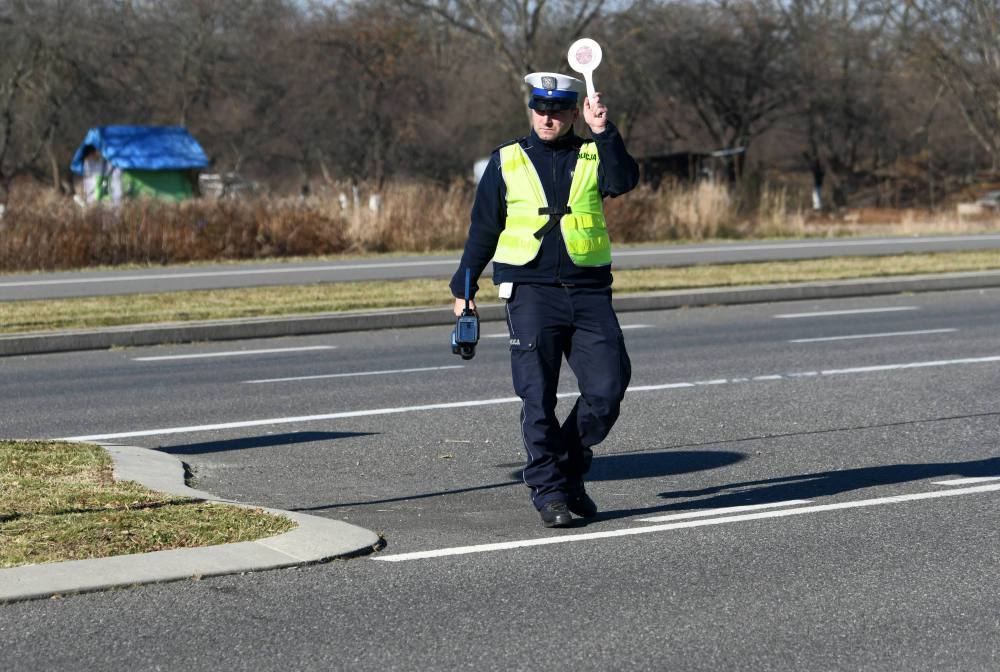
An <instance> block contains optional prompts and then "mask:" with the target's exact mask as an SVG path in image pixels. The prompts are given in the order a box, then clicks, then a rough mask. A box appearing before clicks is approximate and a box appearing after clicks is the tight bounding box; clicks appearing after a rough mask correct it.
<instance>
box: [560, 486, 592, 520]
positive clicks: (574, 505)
mask: <svg viewBox="0 0 1000 672" xmlns="http://www.w3.org/2000/svg"><path fill="white" fill-rule="evenodd" d="M566 507H567V508H568V509H569V510H570V511H572V512H573V513H575V514H576V515H578V516H580V517H581V518H593V517H594V516H596V515H597V504H595V503H594V500H592V499H591V498H590V495H588V494H587V493H586V492H581V493H580V494H579V495H577V496H576V497H574V498H573V499H571V500H569V501H568V502H566Z"/></svg>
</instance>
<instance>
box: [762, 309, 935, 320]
mask: <svg viewBox="0 0 1000 672" xmlns="http://www.w3.org/2000/svg"><path fill="white" fill-rule="evenodd" d="M901 310H920V306H894V307H891V308H856V309H854V310H825V311H822V312H816V313H783V314H781V315H775V316H774V319H776V320H794V319H797V318H800V317H829V316H832V315H861V314H863V313H894V312H897V311H901Z"/></svg>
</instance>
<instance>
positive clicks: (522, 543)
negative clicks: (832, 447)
mask: <svg viewBox="0 0 1000 672" xmlns="http://www.w3.org/2000/svg"><path fill="white" fill-rule="evenodd" d="M998 490H1000V483H997V484H993V485H980V486H976V487H971V488H961V489H958V490H935V491H934V492H921V493H915V494H910V495H894V496H891V497H878V498H874V499H860V500H856V501H853V502H839V503H837V504H817V505H814V506H803V507H800V508H797V509H782V510H780V511H761V512H758V513H746V514H742V515H736V516H723V517H721V518H707V519H704V520H688V521H684V522H678V523H664V524H662V525H649V526H646V527H631V528H626V529H619V530H607V531H604V532H585V533H583V534H565V535H560V536H556V537H543V538H541V539H521V540H518V541H504V542H499V543H493V544H479V545H476V546H457V547H454V548H439V549H436V550H433V551H416V552H413V553H398V554H396V555H380V556H376V557H374V558H372V559H373V560H381V561H383V562H403V561H405V560H424V559H428V558H441V557H446V556H451V555H469V554H472V553H487V552H490V551H507V550H512V549H516V548H528V547H531V546H549V545H552V544H566V543H571V542H576V541H591V540H594V539H612V538H616V537H632V536H635V535H638V534H650V533H652V532H666V531H668V530H681V529H686V528H690V527H704V526H708V525H724V524H726V523H736V522H743V521H747V520H765V519H768V518H783V517H786V516H801V515H804V514H807V513H819V512H823V511H838V510H842V509H857V508H863V507H869V506H880V505H883V504H901V503H904V502H914V501H919V500H924V499H939V498H942V497H958V496H961V495H972V494H978V493H985V492H996V491H998Z"/></svg>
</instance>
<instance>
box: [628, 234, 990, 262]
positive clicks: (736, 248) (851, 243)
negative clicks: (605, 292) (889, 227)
mask: <svg viewBox="0 0 1000 672" xmlns="http://www.w3.org/2000/svg"><path fill="white" fill-rule="evenodd" d="M976 239H980V240H998V239H1000V235H982V236H977V237H976ZM967 240H969V238H968V237H967V236H929V237H926V238H905V239H902V238H900V239H877V240H841V241H837V242H836V243H830V242H819V243H775V244H771V245H725V246H721V245H720V246H716V247H703V248H695V249H685V248H683V247H680V248H673V249H670V248H668V249H659V250H622V251H616V252H615V253H614V254H613V256H614V257H635V256H642V255H674V254H681V255H683V254H713V253H716V252H748V251H753V250H804V249H810V248H821V247H827V248H829V247H840V246H844V247H863V246H865V245H887V244H888V245H892V244H894V243H898V242H904V243H907V244H911V243H912V244H917V245H925V244H933V243H951V242H962V241H967Z"/></svg>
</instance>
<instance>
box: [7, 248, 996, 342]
mask: <svg viewBox="0 0 1000 672" xmlns="http://www.w3.org/2000/svg"><path fill="white" fill-rule="evenodd" d="M998 269H1000V251H996V250H990V251H985V252H983V251H975V252H941V253H932V254H904V255H892V256H882V257H837V258H832V259H814V260H802V261H779V262H760V263H745V264H713V265H701V266H687V267H682V268H650V269H636V270H618V271H615V291H616V292H618V293H632V292H648V291H657V290H666V289H694V288H705V287H734V286H740V285H758V284H770V283H784V282H809V281H819V280H846V279H855V278H869V277H889V276H896V275H913V274H924V273H947V272H958V271H987V270H998ZM481 286H482V287H483V296H484V297H486V296H489V297H492V296H495V293H494V292H493V291H492V286H491V283H490V282H489V281H488V280H484V281H483V282H482V283H481ZM448 297H449V291H448V287H447V284H446V282H445V281H443V280H441V279H416V280H398V281H380V282H338V283H322V284H311V285H285V286H280V287H252V288H241V289H224V290H199V291H189V292H165V293H159V294H132V295H124V296H107V297H86V298H77V299H49V300H42V301H7V302H4V303H0V333H23V332H32V331H48V330H54V329H85V328H93V327H109V326H121V325H129V324H147V323H156V322H182V321H190V320H215V319H232V318H240V317H265V316H277V315H296V314H311V313H320V312H337V311H345V310H359V309H376V308H412V307H422V306H444V305H448V304H449V303H450V301H449V298H448Z"/></svg>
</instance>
